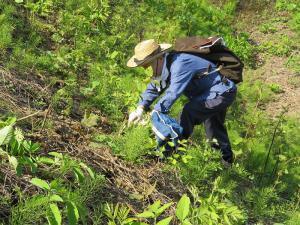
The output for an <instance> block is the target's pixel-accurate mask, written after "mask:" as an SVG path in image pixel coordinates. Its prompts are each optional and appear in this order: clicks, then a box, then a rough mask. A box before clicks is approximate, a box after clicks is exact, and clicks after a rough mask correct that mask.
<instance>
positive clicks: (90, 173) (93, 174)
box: [79, 162, 95, 179]
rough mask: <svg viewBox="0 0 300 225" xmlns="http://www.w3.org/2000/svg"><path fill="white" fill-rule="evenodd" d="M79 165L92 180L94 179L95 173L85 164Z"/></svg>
mask: <svg viewBox="0 0 300 225" xmlns="http://www.w3.org/2000/svg"><path fill="white" fill-rule="evenodd" d="M79 165H80V166H81V167H82V168H83V169H85V170H86V171H87V172H88V173H89V175H90V177H91V178H92V179H95V173H94V172H93V171H92V169H91V168H90V167H88V166H87V165H86V164H84V163H82V162H81V163H79Z"/></svg>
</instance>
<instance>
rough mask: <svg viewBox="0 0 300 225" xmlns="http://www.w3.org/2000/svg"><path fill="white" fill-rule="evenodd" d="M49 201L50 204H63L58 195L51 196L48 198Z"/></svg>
mask: <svg viewBox="0 0 300 225" xmlns="http://www.w3.org/2000/svg"><path fill="white" fill-rule="evenodd" d="M50 201H52V202H63V201H64V200H63V199H62V198H61V197H60V196H59V195H56V194H54V195H51V196H50Z"/></svg>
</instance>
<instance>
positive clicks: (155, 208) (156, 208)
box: [148, 200, 160, 213]
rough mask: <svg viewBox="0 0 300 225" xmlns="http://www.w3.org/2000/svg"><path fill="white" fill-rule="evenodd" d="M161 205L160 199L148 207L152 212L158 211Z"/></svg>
mask: <svg viewBox="0 0 300 225" xmlns="http://www.w3.org/2000/svg"><path fill="white" fill-rule="evenodd" d="M159 207H160V200H157V201H155V202H154V203H153V204H152V205H149V206H148V209H150V210H151V211H152V212H154V213H155V212H156V211H157V210H158V209H159Z"/></svg>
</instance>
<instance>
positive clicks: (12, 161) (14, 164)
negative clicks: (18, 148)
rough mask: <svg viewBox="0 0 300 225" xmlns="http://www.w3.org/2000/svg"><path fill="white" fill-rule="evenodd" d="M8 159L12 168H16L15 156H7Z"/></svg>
mask: <svg viewBox="0 0 300 225" xmlns="http://www.w3.org/2000/svg"><path fill="white" fill-rule="evenodd" d="M8 159H9V163H10V165H12V166H13V168H14V170H17V167H18V164H19V163H18V160H17V158H16V157H14V156H9V158H8Z"/></svg>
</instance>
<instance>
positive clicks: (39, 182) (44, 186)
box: [30, 178, 50, 190]
mask: <svg viewBox="0 0 300 225" xmlns="http://www.w3.org/2000/svg"><path fill="white" fill-rule="evenodd" d="M30 183H32V184H33V185H35V186H37V187H39V188H42V189H45V190H50V186H49V184H48V183H47V182H46V181H44V180H42V179H39V178H32V179H31V181H30Z"/></svg>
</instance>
